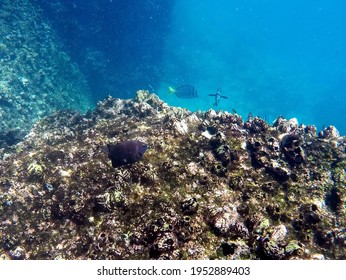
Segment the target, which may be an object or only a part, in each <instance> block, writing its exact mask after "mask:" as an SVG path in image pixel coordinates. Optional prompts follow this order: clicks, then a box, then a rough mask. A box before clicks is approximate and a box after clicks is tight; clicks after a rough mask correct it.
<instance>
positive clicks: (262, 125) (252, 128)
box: [244, 117, 269, 133]
mask: <svg viewBox="0 0 346 280" xmlns="http://www.w3.org/2000/svg"><path fill="white" fill-rule="evenodd" d="M268 127H269V126H268V124H267V123H266V122H265V121H264V120H262V119H260V118H259V117H254V118H249V119H248V120H247V121H246V122H245V123H244V128H245V129H246V130H248V131H249V132H250V133H260V132H264V131H266V130H267V129H268Z"/></svg>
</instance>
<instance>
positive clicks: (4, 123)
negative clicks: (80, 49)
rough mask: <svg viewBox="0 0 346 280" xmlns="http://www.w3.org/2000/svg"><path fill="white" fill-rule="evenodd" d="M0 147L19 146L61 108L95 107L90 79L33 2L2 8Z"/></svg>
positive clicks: (25, 0)
mask: <svg viewBox="0 0 346 280" xmlns="http://www.w3.org/2000/svg"><path fill="white" fill-rule="evenodd" d="M0 26H1V28H0V148H1V147H4V146H8V145H13V144H15V143H18V142H19V141H20V140H21V139H22V138H23V136H24V135H25V134H26V132H27V130H29V129H30V127H31V126H32V125H33V124H34V122H35V121H37V120H38V119H40V118H41V117H43V116H46V115H48V114H49V113H52V112H53V111H55V110H57V109H62V108H71V109H79V110H81V111H86V110H87V109H88V108H90V107H91V106H92V102H91V96H90V92H89V89H88V86H87V84H86V81H85V79H84V78H83V76H82V74H81V73H80V71H79V69H78V67H77V66H76V64H74V63H73V62H72V61H71V59H70V58H69V56H68V55H67V54H66V52H65V48H64V47H63V46H62V44H61V43H60V42H59V40H58V39H57V38H56V35H55V32H54V30H53V29H52V28H51V26H50V25H49V24H48V23H47V21H45V19H44V18H43V17H42V14H41V11H40V10H39V9H38V8H37V7H36V6H34V5H32V4H31V2H30V1H28V0H23V1H17V0H14V1H7V0H3V1H1V3H0Z"/></svg>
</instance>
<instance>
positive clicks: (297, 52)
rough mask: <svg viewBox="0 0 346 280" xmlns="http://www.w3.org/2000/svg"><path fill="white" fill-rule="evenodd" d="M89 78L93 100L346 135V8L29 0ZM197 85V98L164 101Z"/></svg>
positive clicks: (261, 1) (223, 1) (255, 0)
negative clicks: (147, 103)
mask: <svg viewBox="0 0 346 280" xmlns="http://www.w3.org/2000/svg"><path fill="white" fill-rule="evenodd" d="M33 2H35V3H39V4H40V5H41V6H42V7H43V9H44V12H45V14H46V15H47V17H48V18H50V19H51V22H52V24H53V25H54V26H55V29H56V30H57V31H58V33H59V35H60V37H61V40H62V41H63V42H64V43H65V45H66V46H67V48H68V50H69V52H70V54H71V56H72V58H73V59H74V61H76V62H77V63H78V64H79V65H80V67H81V70H82V71H83V73H84V75H85V76H86V77H87V79H88V81H89V85H90V87H91V89H92V91H93V94H94V98H95V101H97V100H100V99H102V98H104V97H105V96H106V95H112V96H114V97H121V98H131V97H133V96H134V93H135V91H136V90H137V89H148V90H150V91H151V92H153V91H154V92H155V93H157V94H158V95H159V96H160V97H161V98H162V99H163V100H165V101H166V102H168V104H170V105H176V106H181V107H187V108H189V109H190V110H199V109H200V110H208V109H209V108H211V107H213V103H214V101H213V99H212V98H211V97H209V96H208V94H212V93H214V92H215V91H216V89H217V88H218V87H221V88H222V90H223V92H222V93H223V94H224V95H227V96H228V99H227V100H221V102H222V103H221V104H220V106H218V107H217V108H215V109H222V110H227V111H232V110H233V109H234V110H235V111H237V112H238V113H239V114H241V115H242V116H243V117H244V118H246V116H247V115H248V113H249V112H252V114H253V115H258V116H260V117H262V118H265V119H266V120H267V121H268V122H271V121H273V120H274V119H275V118H276V117H277V116H279V115H282V116H284V117H285V118H293V117H296V118H297V119H298V121H299V123H305V124H314V125H316V126H317V127H318V128H319V129H321V128H322V127H323V126H327V125H330V124H331V125H334V126H336V127H337V129H338V130H339V131H340V132H341V133H342V134H343V135H345V134H346V124H345V119H346V110H345V109H346V101H345V100H346V99H345V97H344V96H345V94H346V69H345V65H346V36H345V35H344V29H345V27H346V17H345V16H344V15H345V10H346V2H345V3H344V2H343V1H341V0H330V1H322V0H304V1H298V0H291V1H277V0H199V1H195V0H175V1H174V0H142V1H137V0H84V1H82V0H75V1H70V0H61V1H57V0H33ZM184 84H192V85H194V86H195V87H196V88H197V90H198V94H199V96H200V97H199V98H198V99H193V100H184V99H179V98H177V97H176V96H174V95H170V94H168V86H173V87H176V86H180V85H184Z"/></svg>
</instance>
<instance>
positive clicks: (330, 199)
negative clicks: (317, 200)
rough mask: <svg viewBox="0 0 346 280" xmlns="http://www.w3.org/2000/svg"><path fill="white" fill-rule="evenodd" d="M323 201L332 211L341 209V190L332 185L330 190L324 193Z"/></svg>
mask: <svg viewBox="0 0 346 280" xmlns="http://www.w3.org/2000/svg"><path fill="white" fill-rule="evenodd" d="M325 201H326V205H328V206H329V207H330V209H331V210H332V211H334V212H338V211H342V208H343V207H344V206H343V205H342V201H343V199H342V192H341V191H340V190H339V189H338V188H336V187H333V188H332V189H331V190H330V192H329V193H327V194H326V199H325Z"/></svg>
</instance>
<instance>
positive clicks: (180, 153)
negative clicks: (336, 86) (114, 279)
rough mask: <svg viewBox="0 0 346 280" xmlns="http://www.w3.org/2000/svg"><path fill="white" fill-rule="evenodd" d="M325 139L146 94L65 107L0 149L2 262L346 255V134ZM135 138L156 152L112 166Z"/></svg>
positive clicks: (287, 125)
mask: <svg viewBox="0 0 346 280" xmlns="http://www.w3.org/2000/svg"><path fill="white" fill-rule="evenodd" d="M324 131H325V132H324V134H323V135H322V136H321V135H320V137H318V136H317V135H316V128H315V127H313V126H304V125H300V126H299V125H298V122H297V120H296V119H291V120H286V119H284V118H282V117H279V118H278V119H277V120H276V122H275V123H274V125H273V126H271V125H269V124H267V123H266V122H265V121H263V120H262V119H260V118H258V117H252V116H249V118H248V120H247V121H246V122H245V123H244V122H243V120H242V118H241V117H240V116H239V115H237V114H229V113H226V112H222V111H218V112H216V111H214V110H210V111H208V112H204V113H203V112H196V113H191V112H189V111H187V110H185V109H181V108H175V107H170V106H168V105H167V104H165V103H164V102H163V101H162V100H160V99H159V98H158V97H157V96H156V95H153V94H150V93H149V92H148V91H139V92H138V93H137V96H136V97H135V98H134V99H128V100H121V99H117V98H112V97H108V98H106V99H105V100H103V101H100V102H99V103H98V104H97V107H96V109H95V110H94V111H93V112H91V111H90V112H88V113H87V114H85V115H83V114H81V113H78V112H73V111H63V112H56V113H55V114H53V115H51V116H49V117H46V118H44V119H43V120H41V121H40V122H38V123H37V124H36V125H35V126H34V127H33V129H32V130H31V132H30V133H29V134H28V135H27V137H26V138H25V139H24V140H23V141H22V142H20V143H18V144H17V145H15V146H13V147H12V149H5V148H1V149H0V174H1V178H0V214H1V221H0V238H1V243H0V252H2V253H1V257H2V256H4V257H2V258H6V259H249V258H250V259H316V258H319V259H342V258H344V256H345V254H346V252H345V240H346V238H345V236H346V234H345V230H344V228H345V220H346V213H345V209H344V205H345V200H346V189H345V184H346V175H345V169H346V155H345V147H346V140H345V137H340V136H338V134H337V133H336V132H335V131H334V130H333V129H332V128H329V129H325V130H324ZM333 131H334V132H333ZM328 135H329V136H328ZM125 140H138V141H142V142H145V143H147V144H148V147H149V148H148V150H147V151H146V153H145V154H144V155H143V158H142V159H141V160H140V161H137V162H134V163H132V164H128V165H124V166H119V167H117V168H113V167H112V165H111V164H110V162H109V159H108V157H107V155H106V154H105V153H104V152H103V151H102V147H104V146H105V145H107V144H114V143H118V142H121V141H125Z"/></svg>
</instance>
